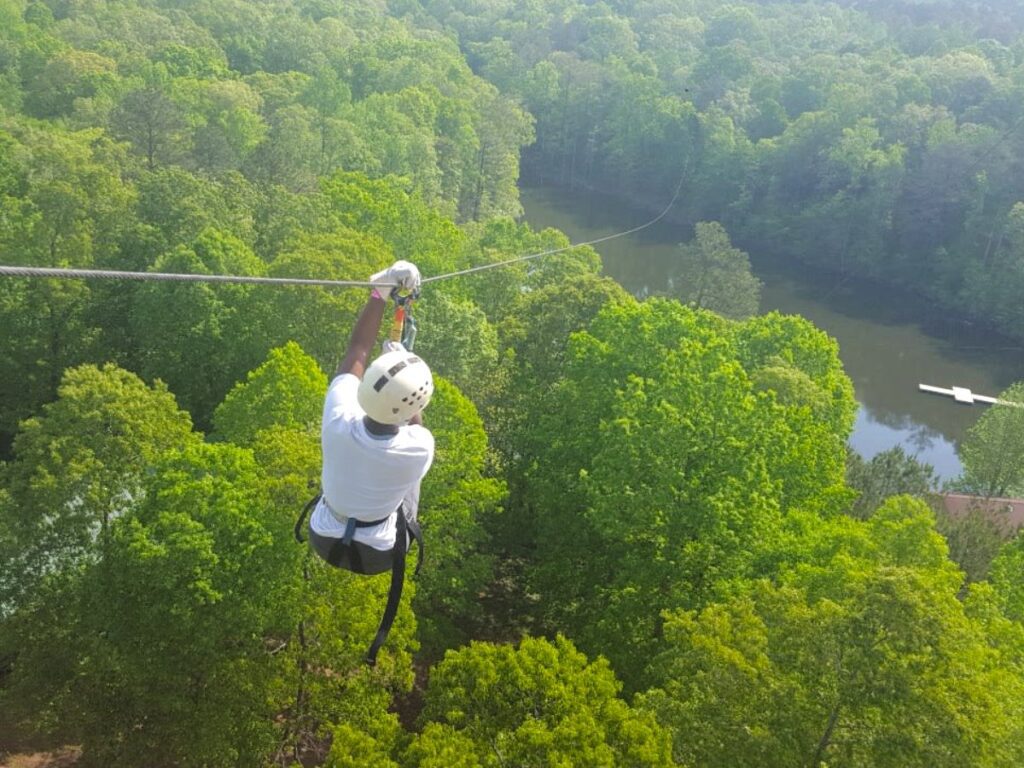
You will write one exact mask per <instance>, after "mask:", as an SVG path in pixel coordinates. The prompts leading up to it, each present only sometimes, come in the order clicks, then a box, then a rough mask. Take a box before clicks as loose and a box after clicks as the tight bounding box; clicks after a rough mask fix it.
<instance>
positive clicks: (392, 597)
mask: <svg viewBox="0 0 1024 768" xmlns="http://www.w3.org/2000/svg"><path fill="white" fill-rule="evenodd" d="M406 547H408V537H407V535H406V520H405V510H403V509H402V508H401V507H399V508H398V520H397V526H396V531H395V544H394V546H393V547H392V549H391V553H392V557H393V560H392V562H391V586H390V587H389V588H388V602H387V605H385V606H384V615H383V616H381V617H380V626H379V627H377V636H376V637H374V638H373V642H372V643H371V644H370V650H369V651H368V652H367V654H366V663H367V664H368V665H370V666H371V667H375V666H377V651H379V650H380V647H381V646H382V645H384V641H385V640H387V639H388V632H390V631H391V625H392V624H394V623H395V616H397V615H398V604H399V603H400V602H401V601H402V587H403V586H404V585H405V550H406ZM420 551H421V552H422V550H420Z"/></svg>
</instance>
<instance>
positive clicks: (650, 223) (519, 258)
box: [423, 173, 686, 283]
mask: <svg viewBox="0 0 1024 768" xmlns="http://www.w3.org/2000/svg"><path fill="white" fill-rule="evenodd" d="M685 180H686V174H685V173H683V175H682V176H680V177H679V183H678V184H676V191H675V193H674V194H673V195H672V199H671V200H669V203H668V205H666V206H665V210H663V211H662V212H661V213H659V214H658V215H657V216H655V217H654V218H653V219H651V220H650V221H648V222H645V223H643V224H641V225H640V226H637V227H633V228H632V229H627V230H624V231H622V232H616V233H615V234H612V235H605V236H604V237H597V238H594V239H593V240H585V241H583V242H582V243H573V244H570V245H566V246H563V247H561V248H552V249H551V250H550V251H541V252H540V253H531V254H529V255H528V256H516V257H515V258H513V259H505V260H504V261H496V262H494V263H492V264H481V265H480V266H478V267H470V268H469V269H460V270H459V271H457V272H448V273H446V274H443V275H435V276H434V277H425V278H423V282H424V283H432V282H434V281H435V280H447V279H448V278H450V277H461V276H463V275H471V274H473V273H475V272H483V271H484V270H487V269H497V268H498V267H507V266H509V265H510V264H515V263H517V262H520V261H529V260H530V259H539V258H541V257H542V256H552V255H554V254H556V253H563V252H564V251H571V250H572V249H573V248H582V247H583V246H586V245H597V244H598V243H605V242H607V241H609V240H614V239H615V238H617V237H625V236H626V235H632V234H635V233H637V232H639V231H641V230H644V229H647V228H648V227H650V226H653V225H654V224H657V223H658V222H659V221H661V220H662V219H663V218H665V216H666V215H667V214H668V212H669V211H671V210H672V206H674V205H675V204H676V200H677V199H679V192H680V191H681V190H682V188H683V182H684V181H685Z"/></svg>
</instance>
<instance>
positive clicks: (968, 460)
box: [960, 382, 1024, 496]
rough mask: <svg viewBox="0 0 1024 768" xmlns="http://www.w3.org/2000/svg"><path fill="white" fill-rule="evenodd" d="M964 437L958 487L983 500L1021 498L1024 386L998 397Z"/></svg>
mask: <svg viewBox="0 0 1024 768" xmlns="http://www.w3.org/2000/svg"><path fill="white" fill-rule="evenodd" d="M999 399H1000V400H1005V401H1006V402H1007V403H1008V405H994V406H992V407H991V408H989V410H988V411H986V412H985V413H984V414H983V415H982V417H981V418H980V419H979V420H978V423H977V424H975V425H974V426H973V427H972V428H971V430H970V431H969V432H968V434H967V439H966V440H965V441H964V444H963V446H962V447H961V449H960V458H961V460H962V461H963V463H964V476H963V478H962V479H961V481H960V483H961V485H962V486H963V487H964V488H965V489H966V490H968V491H971V492H974V493H977V494H979V495H982V496H1014V495H1021V494H1024V439H1022V436H1024V382H1020V383H1017V384H1014V385H1013V386H1012V387H1010V388H1009V389H1007V390H1006V391H1005V392H1003V393H1002V394H1001V395H1000V396H999Z"/></svg>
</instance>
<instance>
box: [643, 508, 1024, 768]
mask: <svg viewBox="0 0 1024 768" xmlns="http://www.w3.org/2000/svg"><path fill="white" fill-rule="evenodd" d="M819 525H820V523H819ZM818 538H819V541H820V542H821V543H822V544H825V549H819V550H818V552H817V554H816V555H814V556H812V558H811V559H810V560H809V561H807V562H804V563H800V564H797V565H796V566H795V567H794V568H793V569H792V570H789V571H787V572H784V573H783V575H782V577H781V578H780V579H778V580H777V581H775V582H769V581H767V580H766V581H760V582H757V583H755V584H754V585H753V587H752V589H751V590H750V591H749V593H747V594H744V595H739V596H736V597H733V598H731V599H728V600H725V601H722V602H720V603H716V604H714V605H711V606H709V607H707V608H705V609H703V610H702V611H699V612H675V613H673V614H671V615H670V616H669V617H668V619H667V622H666V627H665V630H666V634H667V638H668V650H667V651H666V652H665V654H664V655H663V656H662V657H660V658H659V659H658V661H657V662H656V666H657V667H658V669H659V671H660V672H661V673H663V674H664V675H665V683H664V684H663V685H662V686H661V687H658V688H655V689H654V690H652V691H650V692H649V693H647V694H644V695H643V696H642V697H641V702H642V705H643V706H644V707H646V708H649V709H651V710H652V711H653V712H655V713H656V714H657V716H658V719H659V721H660V722H661V723H663V724H665V725H667V726H669V727H670V728H671V729H672V730H673V733H674V734H675V742H674V743H675V748H674V754H675V757H676V759H678V760H680V761H682V762H685V763H692V764H697V765H700V764H730V765H751V766H753V765H757V766H774V765H778V766H783V765H796V764H802V765H819V764H821V765H823V764H829V765H833V764H834V765H850V766H859V765H864V766H868V765H872V766H908V765H920V766H926V765H950V766H952V765H966V764H970V765H992V766H996V765H1008V764H1011V763H1013V762H1015V761H1016V760H1018V759H1019V754H1020V751H1021V747H1020V744H1019V743H1017V742H1016V739H1017V738H1018V736H1019V733H1020V729H1019V726H1018V725H1017V724H1016V723H1015V722H1014V719H1015V715H1016V704H1015V703H1014V702H1013V700H1012V699H1010V698H1007V697H1011V696H1013V695H1015V693H1014V692H1015V691H1016V690H1018V689H1019V687H1020V684H1021V677H1020V670H1019V668H1016V669H1015V668H1014V666H1013V665H1012V664H1010V663H1007V660H1005V659H1003V658H1000V655H999V654H998V653H996V652H994V651H993V649H992V648H991V647H990V645H989V639H988V637H987V635H986V630H985V627H984V625H983V624H982V623H981V622H978V621H975V620H972V618H971V617H970V616H969V615H968V614H967V612H966V611H965V609H964V606H963V605H962V604H961V603H960V602H959V600H958V599H957V590H958V588H959V586H960V575H959V574H958V572H957V570H956V568H955V567H954V566H953V565H952V564H951V563H949V561H948V560H947V559H946V556H945V547H944V545H943V543H942V539H941V537H940V536H939V535H938V534H937V533H936V532H935V531H934V529H933V527H932V522H931V513H930V512H929V510H928V508H927V507H926V506H925V505H924V504H923V503H921V502H919V501H914V500H911V499H910V498H909V497H897V498H894V499H891V500H890V501H889V502H887V503H886V504H885V505H884V506H883V507H882V508H881V509H880V510H879V511H878V513H877V514H876V516H875V517H874V518H873V519H872V520H871V521H870V522H869V523H868V524H862V523H858V522H855V521H851V520H844V519H842V518H840V519H838V520H836V521H835V524H834V525H830V526H829V527H827V528H826V529H825V530H824V532H821V533H819V534H818ZM830 539H833V541H834V543H833V544H829V543H828V542H829V540H830ZM840 542H841V543H840Z"/></svg>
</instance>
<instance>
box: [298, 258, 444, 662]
mask: <svg viewBox="0 0 1024 768" xmlns="http://www.w3.org/2000/svg"><path fill="white" fill-rule="evenodd" d="M370 282H371V284H374V285H375V286H378V287H374V288H373V290H372V291H371V292H370V296H369V298H368V299H367V302H366V305H365V306H364V307H363V309H362V312H361V313H360V314H359V319H358V320H357V321H356V325H355V328H354V329H353V331H352V336H351V339H350V341H349V344H348V348H347V350H346V351H345V355H344V357H343V358H342V360H341V363H340V364H339V365H338V369H337V371H336V372H335V375H334V378H333V379H332V381H331V383H330V385H329V386H328V388H327V397H326V399H325V400H324V410H323V421H322V424H321V446H322V450H323V467H322V471H321V488H322V492H321V493H320V495H319V496H317V497H316V498H314V499H313V500H312V501H311V502H310V503H309V504H308V505H307V507H306V510H303V515H302V516H300V518H299V521H298V522H297V523H296V526H295V535H296V538H297V539H299V540H300V541H301V540H302V537H301V528H302V525H303V520H304V517H305V512H306V511H307V510H308V509H310V508H312V514H311V515H310V519H309V543H310V546H311V547H312V549H313V551H314V552H316V554H317V555H319V556H320V557H321V558H323V559H324V560H326V561H327V562H328V563H330V564H331V565H333V566H335V567H338V568H345V569H347V570H350V571H353V572H355V573H360V574H366V575H372V574H378V573H384V572H386V571H388V570H390V571H391V590H390V593H389V595H388V602H387V606H386V608H385V611H384V617H383V618H382V620H381V625H380V628H379V629H378V631H377V636H376V638H375V639H374V642H373V644H372V645H371V646H370V650H369V653H368V654H367V659H366V660H367V663H369V664H370V665H371V666H373V665H374V664H375V663H376V656H377V651H378V650H379V649H380V646H381V645H382V644H383V642H384V640H385V639H386V637H387V634H388V631H389V630H390V628H391V624H392V622H393V621H394V617H395V614H396V613H397V611H398V603H399V601H400V599H401V592H402V583H403V581H404V577H405V556H406V553H407V551H408V549H409V546H410V544H411V540H412V539H415V540H416V541H417V543H418V544H419V557H418V564H417V569H416V570H417V572H418V571H419V564H421V563H422V557H423V540H422V536H421V535H420V528H419V522H418V510H419V496H420V482H421V481H422V480H423V478H424V476H425V475H426V474H427V471H428V470H429V469H430V466H431V464H432V463H433V460H434V437H433V435H431V433H430V430H428V429H427V428H426V427H424V426H423V418H422V414H423V409H424V408H426V407H427V404H428V403H429V402H430V398H431V395H433V392H434V382H433V377H432V376H431V373H430V368H429V367H428V366H427V364H426V363H425V362H423V360H422V359H420V358H419V357H418V356H417V355H415V354H413V353H412V351H411V350H409V349H406V348H405V346H403V344H402V342H401V341H400V340H399V339H398V338H395V336H397V335H398V334H397V333H396V334H393V337H392V338H391V339H390V340H388V341H386V342H384V351H383V354H381V355H380V356H379V357H377V358H376V359H375V360H374V361H373V362H372V363H370V365H369V366H368V367H367V360H368V359H369V357H370V353H371V352H372V350H373V347H374V346H375V344H376V342H377V335H378V333H379V332H380V327H381V324H382V322H383V319H384V311H385V309H386V307H387V299H386V298H385V295H384V294H382V293H381V289H382V288H385V289H386V288H388V287H390V286H396V288H395V289H394V290H393V291H392V296H393V297H394V298H395V301H396V303H397V304H398V312H397V313H396V320H397V321H398V322H399V323H400V322H401V320H402V318H405V317H406V314H405V308H406V307H405V304H406V302H407V301H408V299H409V298H410V297H414V296H415V295H416V294H417V293H418V291H419V287H420V273H419V270H418V269H417V268H416V266H415V265H414V264H411V263H410V262H407V261H396V262H395V263H394V264H392V265H391V267H389V268H388V269H386V270H384V271H382V272H378V273H377V274H375V275H373V276H372V277H371V278H370ZM407 322H408V320H407ZM406 341H407V343H410V346H411V342H409V339H408V337H407V338H406Z"/></svg>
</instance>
